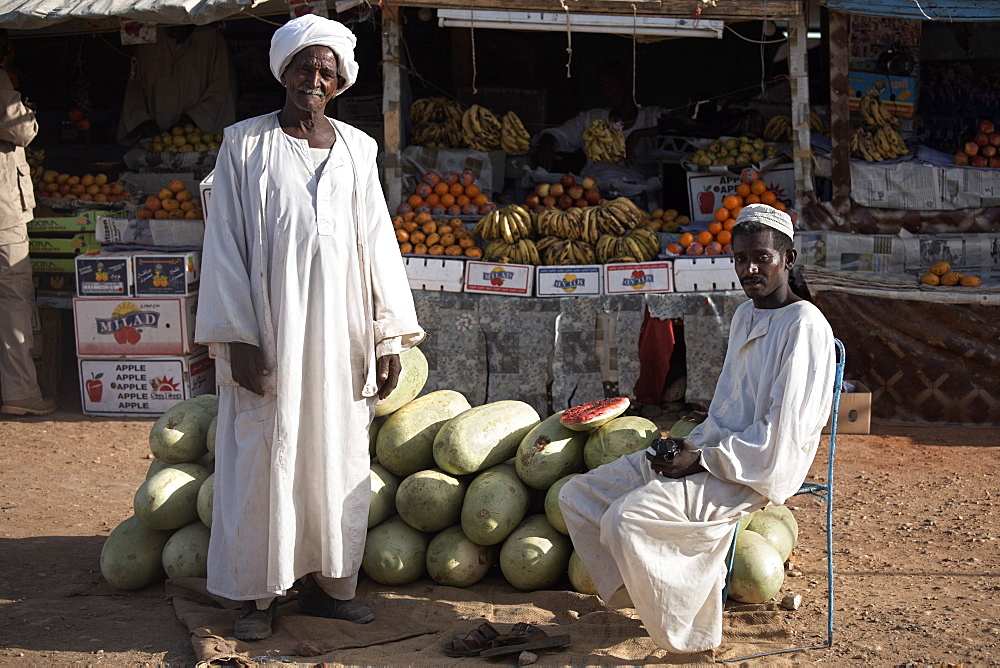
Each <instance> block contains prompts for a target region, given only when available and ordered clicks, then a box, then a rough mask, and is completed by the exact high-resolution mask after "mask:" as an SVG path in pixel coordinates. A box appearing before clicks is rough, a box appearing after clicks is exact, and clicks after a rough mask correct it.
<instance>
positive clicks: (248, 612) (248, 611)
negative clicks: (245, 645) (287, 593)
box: [233, 599, 278, 640]
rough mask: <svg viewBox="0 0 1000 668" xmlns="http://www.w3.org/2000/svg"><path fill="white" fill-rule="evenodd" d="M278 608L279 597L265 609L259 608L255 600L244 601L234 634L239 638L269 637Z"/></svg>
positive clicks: (261, 638)
mask: <svg viewBox="0 0 1000 668" xmlns="http://www.w3.org/2000/svg"><path fill="white" fill-rule="evenodd" d="M277 610H278V600H277V599H275V600H273V601H271V605H269V606H267V608H266V609H264V610H258V609H257V604H256V603H255V602H253V601H246V602H244V603H243V609H242V610H240V616H239V617H237V618H236V623H235V624H234V625H233V635H234V636H235V637H236V639H237V640H263V639H264V638H267V637H269V636H270V635H271V622H272V621H273V620H274V614H275V612H277Z"/></svg>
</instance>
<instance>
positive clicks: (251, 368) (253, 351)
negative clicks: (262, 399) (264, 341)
mask: <svg viewBox="0 0 1000 668" xmlns="http://www.w3.org/2000/svg"><path fill="white" fill-rule="evenodd" d="M229 367H230V370H231V373H232V375H233V380H235V381H236V382H237V383H238V384H239V386H240V387H242V388H244V389H247V390H250V391H251V392H253V393H254V394H259V395H260V396H264V384H263V383H262V382H261V376H267V375H268V371H267V367H266V366H264V353H262V352H261V351H260V348H258V347H257V346H254V345H250V344H249V343H230V344H229Z"/></svg>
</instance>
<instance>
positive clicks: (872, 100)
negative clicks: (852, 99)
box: [861, 91, 899, 127]
mask: <svg viewBox="0 0 1000 668" xmlns="http://www.w3.org/2000/svg"><path fill="white" fill-rule="evenodd" d="M861 118H863V119H864V121H865V123H867V124H868V125H875V126H885V127H895V126H897V125H899V119H898V118H896V117H895V116H893V115H892V114H890V113H889V112H888V111H886V108H885V103H883V102H882V98H881V97H879V94H878V93H876V92H875V91H872V92H870V93H868V95H865V96H864V97H863V98H861Z"/></svg>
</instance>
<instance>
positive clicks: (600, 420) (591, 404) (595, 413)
mask: <svg viewBox="0 0 1000 668" xmlns="http://www.w3.org/2000/svg"><path fill="white" fill-rule="evenodd" d="M628 407H629V400H628V397H614V398H612V399H601V400H600V401H588V402H587V403H585V404H580V405H579V406H573V408H567V409H566V411H565V412H563V414H562V417H561V418H559V422H561V423H562V424H563V426H564V427H566V428H567V429H573V430H574V431H590V430H592V429H597V428H598V427H600V426H601V425H602V424H604V423H605V422H610V421H611V420H613V419H615V418H616V417H618V416H619V415H621V414H622V413H624V412H625V411H626V410H628Z"/></svg>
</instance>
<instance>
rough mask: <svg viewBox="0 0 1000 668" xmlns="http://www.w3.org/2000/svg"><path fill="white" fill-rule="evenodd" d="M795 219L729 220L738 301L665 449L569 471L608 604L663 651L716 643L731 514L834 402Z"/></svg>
mask: <svg viewBox="0 0 1000 668" xmlns="http://www.w3.org/2000/svg"><path fill="white" fill-rule="evenodd" d="M792 234H793V231H792V221H791V219H790V218H789V217H788V215H787V214H785V213H784V212H781V211H778V210H777V209H774V208H772V207H770V206H767V205H765V204H751V205H749V206H746V207H744V209H743V211H741V212H740V215H739V217H738V219H737V222H736V226H735V227H734V228H733V241H732V244H733V254H734V256H735V261H736V273H737V275H738V276H739V279H740V283H741V285H742V286H743V291H744V292H745V293H746V295H747V297H749V298H750V301H747V302H745V303H744V304H742V305H740V307H739V308H738V309H737V310H736V313H735V314H734V316H733V321H732V324H731V326H730V331H729V347H728V350H727V352H726V360H725V363H724V364H723V367H722V375H721V376H720V377H719V381H718V384H717V386H716V389H715V396H714V398H713V399H712V403H711V405H710V406H709V410H708V417H707V418H706V419H705V421H704V422H703V423H702V424H700V425H699V426H698V427H696V428H695V430H694V431H692V432H691V434H690V435H689V436H688V437H687V438H686V439H676V441H675V443H674V445H675V446H677V447H678V448H679V452H678V453H677V454H676V455H675V456H674V457H673V458H672V459H665V458H663V457H657V456H654V455H655V453H651V452H648V451H646V452H637V453H634V454H631V455H628V456H626V457H622V458H620V459H618V460H616V461H614V462H612V463H610V464H606V465H604V466H601V467H599V468H597V469H594V470H593V471H590V472H589V473H586V474H584V475H581V476H577V477H576V478H573V480H571V481H570V482H568V483H567V484H566V485H565V486H564V487H563V489H562V492H561V493H560V495H559V505H560V506H561V508H562V512H563V517H564V518H565V520H566V526H567V527H568V528H569V533H570V537H571V538H572V539H573V545H574V547H575V548H576V551H577V553H578V554H579V555H580V559H581V560H582V561H583V563H584V565H585V566H586V567H587V570H588V571H589V572H590V575H591V577H592V578H593V581H594V584H595V585H596V586H597V589H598V592H599V594H600V596H601V598H602V599H603V600H604V602H605V604H606V605H608V606H610V607H626V606H634V607H635V610H636V612H637V613H638V615H639V617H640V618H641V619H642V622H643V624H644V625H645V626H646V629H647V631H648V633H649V635H650V637H651V638H652V639H653V641H654V642H655V643H656V644H657V645H659V646H660V647H663V648H664V649H667V650H670V651H673V652H699V651H703V650H707V649H711V648H713V647H717V646H718V645H719V644H720V643H721V642H722V606H723V600H722V589H723V587H724V585H725V579H726V563H725V560H726V553H727V551H728V549H729V545H730V543H731V541H732V538H733V534H734V532H735V530H736V523H737V522H738V521H739V518H740V517H741V516H743V515H745V514H746V513H750V512H753V511H755V510H757V509H759V508H763V507H764V506H766V505H767V504H769V503H771V504H775V505H780V504H782V503H784V501H785V499H787V498H789V497H790V496H791V495H792V494H794V493H795V492H796V491H797V490H798V488H799V486H800V485H801V483H802V481H803V480H804V479H805V476H806V474H807V473H808V470H809V466H810V464H811V463H812V460H813V457H814V456H815V454H816V448H817V446H818V444H819V440H820V432H821V431H822V429H823V426H824V425H825V424H826V422H827V419H828V417H829V415H830V408H831V403H832V400H833V378H834V368H835V355H834V343H833V340H834V339H833V333H832V331H831V329H830V325H829V324H828V323H827V321H826V318H824V317H823V314H822V313H820V311H819V309H817V308H816V307H815V306H813V305H812V304H810V303H809V302H806V301H803V300H801V299H800V298H799V297H797V296H796V295H795V294H793V293H792V291H791V290H790V288H789V283H788V273H789V271H790V270H791V269H792V267H793V266H794V264H795V256H796V252H795V249H794V248H793V245H792Z"/></svg>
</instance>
